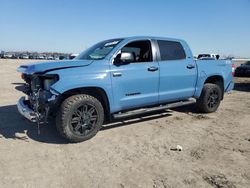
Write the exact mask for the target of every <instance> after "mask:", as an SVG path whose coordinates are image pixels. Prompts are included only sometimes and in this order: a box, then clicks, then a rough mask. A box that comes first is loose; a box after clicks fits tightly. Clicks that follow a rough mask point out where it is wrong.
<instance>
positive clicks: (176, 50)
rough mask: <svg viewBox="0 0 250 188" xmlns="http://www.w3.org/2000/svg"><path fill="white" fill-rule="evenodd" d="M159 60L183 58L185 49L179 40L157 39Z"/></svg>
mask: <svg viewBox="0 0 250 188" xmlns="http://www.w3.org/2000/svg"><path fill="white" fill-rule="evenodd" d="M157 42H158V45H159V48H160V54H161V60H162V61H164V60H178V59H185V58H186V54H185V51H184V49H183V47H182V45H181V43H179V42H175V41H165V40H158V41H157Z"/></svg>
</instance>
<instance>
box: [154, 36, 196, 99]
mask: <svg viewBox="0 0 250 188" xmlns="http://www.w3.org/2000/svg"><path fill="white" fill-rule="evenodd" d="M157 43H158V46H159V53H160V54H159V56H160V57H159V66H160V86H159V102H160V103H162V102H168V101H177V100H181V99H186V98H189V97H192V96H193V95H194V92H195V82H196V79H197V70H196V63H195V61H194V60H193V57H189V56H190V55H188V54H186V52H185V50H184V48H183V45H182V44H181V43H180V42H176V41H165V40H158V41H157Z"/></svg>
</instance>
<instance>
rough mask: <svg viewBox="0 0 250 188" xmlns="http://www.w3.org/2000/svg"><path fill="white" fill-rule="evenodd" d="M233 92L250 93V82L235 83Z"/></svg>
mask: <svg viewBox="0 0 250 188" xmlns="http://www.w3.org/2000/svg"><path fill="white" fill-rule="evenodd" d="M233 90H236V91H245V92H250V82H249V83H247V82H243V83H235V84H234V89H233Z"/></svg>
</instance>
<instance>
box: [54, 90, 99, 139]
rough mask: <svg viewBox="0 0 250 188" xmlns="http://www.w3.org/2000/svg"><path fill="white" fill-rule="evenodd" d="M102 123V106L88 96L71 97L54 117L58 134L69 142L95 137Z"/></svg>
mask: <svg viewBox="0 0 250 188" xmlns="http://www.w3.org/2000/svg"><path fill="white" fill-rule="evenodd" d="M103 121H104V110H103V107H102V104H101V103H100V102H99V101H98V100H97V99H96V98H94V97H92V96H90V95H85V94H82V95H73V96H71V97H69V98H67V99H66V100H65V101H64V102H63V103H62V105H61V107H60V110H59V111H58V113H57V117H56V126H57V129H58V131H59V133H60V134H61V135H62V136H63V137H64V138H66V139H68V140H69V141H71V142H81V141H85V140H88V139H90V138H92V137H93V136H95V135H96V133H97V132H98V131H99V130H100V128H101V126H102V124H103Z"/></svg>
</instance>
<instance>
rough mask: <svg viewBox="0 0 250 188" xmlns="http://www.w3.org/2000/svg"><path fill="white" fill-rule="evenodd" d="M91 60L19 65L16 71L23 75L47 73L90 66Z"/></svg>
mask: <svg viewBox="0 0 250 188" xmlns="http://www.w3.org/2000/svg"><path fill="white" fill-rule="evenodd" d="M92 62H93V60H67V61H50V62H41V63H32V64H27V65H21V66H20V67H19V68H18V69H17V71H18V72H22V73H25V74H33V73H46V72H48V71H53V70H58V69H66V68H74V67H83V66H87V65H89V64H91V63H92Z"/></svg>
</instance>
